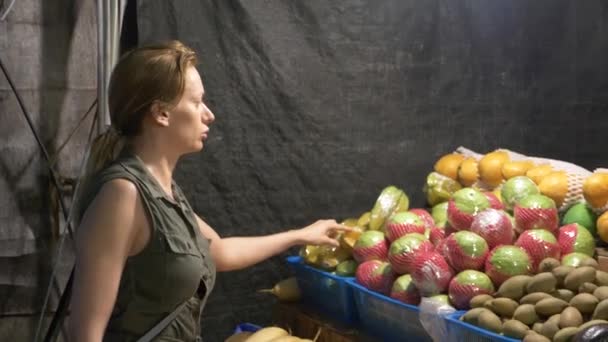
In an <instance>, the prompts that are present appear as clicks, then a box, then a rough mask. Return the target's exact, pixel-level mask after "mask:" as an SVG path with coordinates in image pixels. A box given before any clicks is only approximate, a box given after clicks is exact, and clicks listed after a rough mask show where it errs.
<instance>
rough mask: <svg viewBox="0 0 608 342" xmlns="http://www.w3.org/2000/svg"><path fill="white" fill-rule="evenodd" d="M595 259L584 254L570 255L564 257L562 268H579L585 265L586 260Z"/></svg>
mask: <svg viewBox="0 0 608 342" xmlns="http://www.w3.org/2000/svg"><path fill="white" fill-rule="evenodd" d="M589 259H593V258H592V257H590V256H588V255H587V254H583V253H576V252H574V253H568V254H566V255H562V266H570V267H575V268H576V267H579V266H582V265H583V262H585V261H586V260H589Z"/></svg>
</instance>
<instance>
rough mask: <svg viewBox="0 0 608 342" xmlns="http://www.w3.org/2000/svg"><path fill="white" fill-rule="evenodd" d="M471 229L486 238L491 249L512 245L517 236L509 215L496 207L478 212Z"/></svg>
mask: <svg viewBox="0 0 608 342" xmlns="http://www.w3.org/2000/svg"><path fill="white" fill-rule="evenodd" d="M471 231H472V232H473V233H476V234H477V235H479V236H481V237H482V238H483V239H484V240H486V242H487V243H488V248H489V249H493V248H494V247H496V246H500V245H510V244H512V243H513V239H514V237H515V235H514V234H515V233H514V231H513V224H512V221H511V218H510V217H509V215H508V214H507V213H506V212H504V211H502V210H496V209H486V210H484V211H482V212H480V213H479V214H477V216H475V218H474V219H473V223H471Z"/></svg>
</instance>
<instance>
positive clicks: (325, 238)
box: [296, 220, 351, 247]
mask: <svg viewBox="0 0 608 342" xmlns="http://www.w3.org/2000/svg"><path fill="white" fill-rule="evenodd" d="M350 230H351V229H350V228H349V227H347V226H344V225H341V224H339V223H337V222H336V220H319V221H317V222H315V223H313V224H311V225H310V226H307V227H304V228H301V229H298V230H297V231H296V232H297V234H298V244H300V245H330V246H335V247H338V246H340V243H339V242H338V240H336V236H337V235H338V234H337V233H338V232H343V231H350Z"/></svg>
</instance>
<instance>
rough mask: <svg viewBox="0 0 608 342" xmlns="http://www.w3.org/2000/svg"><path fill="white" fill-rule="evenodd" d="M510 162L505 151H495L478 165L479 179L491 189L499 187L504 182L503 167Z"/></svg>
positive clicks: (485, 156)
mask: <svg viewBox="0 0 608 342" xmlns="http://www.w3.org/2000/svg"><path fill="white" fill-rule="evenodd" d="M509 160H510V157H509V154H508V153H507V152H505V151H500V150H497V151H494V152H490V153H488V154H486V155H484V156H483V157H482V158H481V159H480V160H479V164H478V168H479V178H480V179H481V181H482V182H484V183H486V184H488V185H489V186H491V187H497V186H498V185H500V183H502V181H503V180H504V178H503V176H502V166H503V165H504V164H505V163H506V162H508V161H509Z"/></svg>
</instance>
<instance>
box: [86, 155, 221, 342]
mask: <svg viewBox="0 0 608 342" xmlns="http://www.w3.org/2000/svg"><path fill="white" fill-rule="evenodd" d="M117 178H121V179H126V180H129V181H131V182H132V183H134V184H135V185H136V186H137V189H138V191H139V194H140V197H141V200H142V202H143V206H144V210H145V211H146V215H147V217H148V222H149V224H150V228H151V231H152V234H151V237H150V241H149V243H148V244H147V245H146V247H145V248H144V249H143V251H141V252H140V253H138V254H137V255H135V256H132V257H129V258H128V259H127V262H126V265H125V267H124V269H123V272H122V277H121V280H120V286H119V290H118V295H117V298H116V303H115V305H114V310H113V313H112V315H111V317H110V320H109V322H108V326H107V329H106V333H105V336H104V342H110V341H111V342H115V341H116V342H130V341H136V340H137V339H138V338H139V337H141V336H143V335H144V334H145V333H146V332H147V331H148V330H150V329H151V328H152V327H154V326H155V325H156V323H158V322H159V321H161V320H162V319H163V318H165V317H166V316H167V315H168V314H170V313H171V312H172V311H173V310H174V309H175V308H176V307H178V306H179V305H180V304H182V303H184V302H187V303H186V306H185V307H184V309H182V310H181V311H180V313H179V315H178V316H177V318H176V319H175V320H174V321H173V322H172V323H170V324H169V325H168V326H167V327H166V328H165V329H164V330H163V331H162V332H161V333H160V334H159V335H158V337H157V338H156V339H154V341H180V342H181V341H188V342H189V341H200V337H199V336H200V322H199V320H200V314H201V311H202V309H203V307H204V305H205V302H206V301H207V297H208V296H209V293H210V292H211V289H212V288H213V285H214V283H215V273H216V269H215V263H214V262H213V260H212V259H211V253H210V250H209V244H210V241H209V240H208V239H207V238H205V237H204V236H202V234H201V233H200V230H199V228H198V223H197V221H196V218H195V216H194V213H193V211H192V208H191V207H190V204H189V203H188V201H186V198H185V197H184V194H183V192H182V191H181V189H180V188H179V187H178V186H177V184H175V182H173V184H172V189H173V197H174V199H171V198H170V197H169V196H168V195H167V194H166V193H165V192H164V191H163V190H162V188H161V187H160V185H159V184H158V182H157V181H156V180H155V179H154V178H153V177H152V175H151V174H150V173H149V172H148V171H147V169H146V167H145V166H144V164H143V162H142V161H141V160H140V159H139V158H138V157H137V156H136V155H134V154H132V153H130V152H123V153H122V154H121V156H120V157H119V158H118V159H117V160H116V161H115V162H113V163H112V164H111V165H110V166H109V167H107V168H105V169H104V170H102V171H101V172H100V174H99V175H98V176H97V177H95V179H94V180H92V182H91V184H89V185H88V186H87V188H88V189H89V190H88V192H87V193H88V194H89V195H88V196H85V202H84V203H85V204H86V203H90V202H91V201H92V199H93V197H94V196H95V195H96V194H97V193H98V192H99V190H100V189H101V187H102V186H103V184H104V183H105V182H108V181H110V180H113V179H117ZM86 199H88V200H89V201H88V202H87V201H86Z"/></svg>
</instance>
